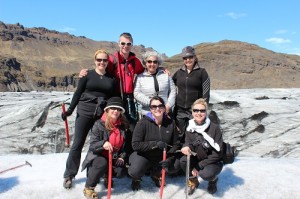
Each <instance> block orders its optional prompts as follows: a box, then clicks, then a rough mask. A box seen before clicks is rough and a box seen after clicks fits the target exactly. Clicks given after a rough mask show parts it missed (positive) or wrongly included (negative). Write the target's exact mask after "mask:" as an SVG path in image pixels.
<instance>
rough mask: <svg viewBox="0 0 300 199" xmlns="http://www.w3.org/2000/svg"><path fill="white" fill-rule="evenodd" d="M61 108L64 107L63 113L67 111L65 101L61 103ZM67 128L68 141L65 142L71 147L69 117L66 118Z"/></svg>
mask: <svg viewBox="0 0 300 199" xmlns="http://www.w3.org/2000/svg"><path fill="white" fill-rule="evenodd" d="M61 108H62V111H63V113H65V112H66V107H65V102H63V103H62V104H61ZM65 129H66V143H65V146H66V147H70V134H69V125H68V119H67V118H66V120H65Z"/></svg>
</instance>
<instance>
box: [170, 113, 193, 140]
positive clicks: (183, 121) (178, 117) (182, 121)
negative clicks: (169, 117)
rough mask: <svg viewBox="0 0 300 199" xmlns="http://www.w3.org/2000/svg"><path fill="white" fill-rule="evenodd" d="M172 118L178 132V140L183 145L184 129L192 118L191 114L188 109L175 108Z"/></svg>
mask: <svg viewBox="0 0 300 199" xmlns="http://www.w3.org/2000/svg"><path fill="white" fill-rule="evenodd" d="M174 116H175V121H176V125H177V127H178V128H179V130H180V133H179V140H180V142H181V143H184V139H185V131H186V127H187V126H188V123H189V120H190V119H192V118H193V116H192V112H191V111H190V109H183V108H180V107H175V109H174Z"/></svg>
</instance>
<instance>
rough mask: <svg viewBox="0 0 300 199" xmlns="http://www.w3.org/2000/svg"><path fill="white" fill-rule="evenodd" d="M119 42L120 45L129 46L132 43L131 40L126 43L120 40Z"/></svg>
mask: <svg viewBox="0 0 300 199" xmlns="http://www.w3.org/2000/svg"><path fill="white" fill-rule="evenodd" d="M120 44H121V45H122V46H125V45H126V46H131V45H132V43H131V42H128V43H126V42H120Z"/></svg>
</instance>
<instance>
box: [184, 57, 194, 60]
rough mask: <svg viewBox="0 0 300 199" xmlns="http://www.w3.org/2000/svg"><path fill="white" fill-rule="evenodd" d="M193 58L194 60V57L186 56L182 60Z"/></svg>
mask: <svg viewBox="0 0 300 199" xmlns="http://www.w3.org/2000/svg"><path fill="white" fill-rule="evenodd" d="M193 58H194V56H187V57H183V58H182V59H183V60H187V59H193Z"/></svg>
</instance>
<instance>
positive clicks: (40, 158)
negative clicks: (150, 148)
mask: <svg viewBox="0 0 300 199" xmlns="http://www.w3.org/2000/svg"><path fill="white" fill-rule="evenodd" d="M84 156H85V153H82V157H84ZM66 159H67V153H60V154H47V155H6V156H0V171H3V170H6V169H8V168H11V167H14V166H18V165H22V164H25V161H28V162H29V163H30V164H31V165H32V167H30V166H29V165H25V166H22V167H19V168H16V169H14V170H9V171H6V172H4V173H2V174H0V198H8V199H9V198H18V199H23V198H26V199H27V198H31V199H37V198H51V199H56V198H57V199H60V198H65V199H76V198H84V196H83V192H82V191H83V188H84V185H85V180H86V176H85V174H86V172H85V171H83V172H79V173H78V175H77V176H76V179H75V181H74V183H75V184H74V185H75V186H74V187H73V188H72V189H70V190H67V189H65V188H63V186H62V183H63V177H62V175H63V172H64V165H65V161H66ZM299 168H300V159H299V158H280V159H275V158H257V157H237V158H236V160H235V162H234V163H233V164H229V165H225V166H224V168H223V170H222V172H221V174H220V175H219V181H218V191H217V193H215V194H214V195H213V196H212V195H210V194H208V193H207V192H206V187H207V182H205V181H202V179H201V178H200V177H199V181H200V186H199V187H198V189H197V190H196V191H195V193H194V194H193V195H191V196H190V197H189V198H193V199H196V198H207V199H209V198H214V197H215V198H228V199H233V198H243V199H246V198H251V199H255V198H259V199H264V198H266V199H280V198H283V199H295V198H300V190H299V187H300V180H299V176H300V169H299ZM130 183H131V179H129V178H128V177H125V178H122V179H114V188H113V189H112V195H111V198H112V199H125V198H126V199H129V198H138V199H143V198H145V199H146V198H147V199H148V198H159V188H157V187H155V185H154V183H153V182H152V181H151V179H150V177H149V176H144V177H143V178H142V184H141V185H142V188H141V190H139V191H136V192H133V191H132V190H131V188H130ZM184 187H185V177H184V176H179V177H170V176H168V177H167V178H166V186H165V189H164V194H163V198H172V199H176V198H178V199H181V198H184V197H185V194H184ZM96 191H99V194H98V196H99V197H101V198H106V194H107V190H106V189H105V188H104V186H103V180H101V181H100V184H99V185H97V187H96Z"/></svg>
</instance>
